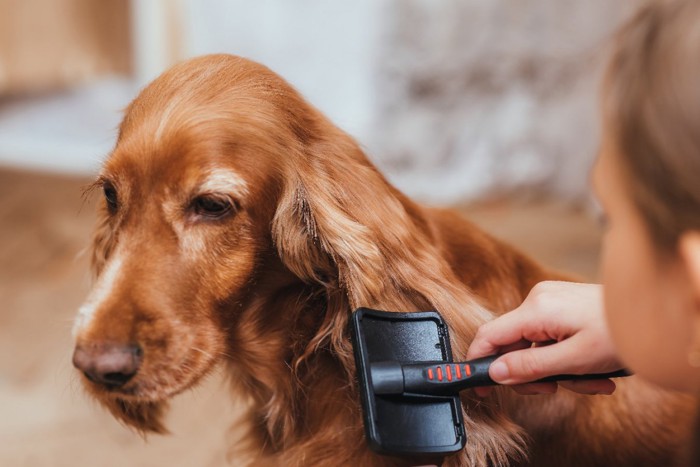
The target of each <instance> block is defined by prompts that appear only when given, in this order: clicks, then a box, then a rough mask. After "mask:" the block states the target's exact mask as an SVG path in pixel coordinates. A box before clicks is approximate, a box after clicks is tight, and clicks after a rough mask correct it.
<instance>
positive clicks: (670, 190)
mask: <svg viewBox="0 0 700 467" xmlns="http://www.w3.org/2000/svg"><path fill="white" fill-rule="evenodd" d="M602 91H603V94H602V98H603V111H604V114H605V117H606V119H605V124H607V125H611V128H610V130H612V133H611V134H612V135H613V141H614V143H615V144H616V148H617V149H616V151H615V153H616V156H615V157H617V160H618V161H619V164H620V165H619V166H620V167H621V168H622V171H623V173H624V174H625V176H626V177H625V178H626V180H625V182H626V188H627V189H628V190H629V192H630V195H631V197H632V200H633V202H634V204H635V205H636V207H637V208H638V210H639V212H640V213H641V215H642V217H643V219H644V221H645V223H646V224H647V226H648V230H649V232H650V234H651V236H652V238H653V241H654V243H655V244H656V245H657V246H658V247H659V249H660V250H661V251H673V250H674V249H675V247H676V244H677V241H678V238H679V236H680V234H681V233H682V232H684V231H686V230H689V229H700V1H698V0H668V1H656V2H653V3H649V4H648V5H646V6H645V7H643V8H642V9H641V10H640V11H639V12H638V13H637V14H636V15H635V16H634V17H633V18H632V19H631V20H630V21H629V22H628V23H627V24H626V25H625V26H624V27H623V28H622V29H621V30H620V31H619V33H618V35H617V38H616V41H615V43H614V48H613V51H612V55H611V57H610V60H609V63H608V69H607V74H606V78H605V81H604V86H603V90H602Z"/></svg>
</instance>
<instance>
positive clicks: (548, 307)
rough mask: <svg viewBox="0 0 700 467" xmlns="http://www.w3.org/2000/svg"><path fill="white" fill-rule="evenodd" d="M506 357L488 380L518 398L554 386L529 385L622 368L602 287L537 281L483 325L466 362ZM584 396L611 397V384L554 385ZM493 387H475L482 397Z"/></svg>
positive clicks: (549, 390) (603, 381) (606, 381)
mask: <svg viewBox="0 0 700 467" xmlns="http://www.w3.org/2000/svg"><path fill="white" fill-rule="evenodd" d="M498 353H505V355H503V356H502V357H500V358H498V359H497V360H496V361H494V362H493V363H492V364H491V367H490V369H489V376H491V379H493V380H494V381H496V382H498V383H500V384H507V385H513V386H512V387H513V389H514V390H516V391H517V392H519V393H520V394H544V393H552V392H555V391H556V390H557V383H554V382H551V383H530V384H522V383H528V382H531V381H535V380H537V379H540V378H544V377H546V376H551V375H557V374H586V373H607V372H610V371H615V370H619V369H620V368H622V365H621V363H620V362H619V360H618V359H617V355H616V352H615V349H614V347H613V343H612V340H611V338H610V335H609V333H608V329H607V327H606V324H605V317H604V316H603V301H602V287H601V286H600V285H594V284H576V283H571V282H540V283H539V284H537V285H536V286H535V287H534V288H533V289H532V291H530V294H529V295H528V296H527V298H526V299H525V301H524V302H523V303H522V305H520V306H519V307H518V308H516V309H515V310H513V311H511V312H510V313H506V314H504V315H503V316H500V317H498V318H497V319H495V320H493V321H491V322H488V323H486V324H484V325H483V326H481V327H480V328H479V330H478V331H477V333H476V337H475V338H474V341H473V342H472V344H471V346H470V347H469V351H468V352H467V359H473V358H478V357H483V356H486V355H493V354H498ZM558 384H560V385H561V386H563V387H565V388H567V389H570V390H572V391H576V392H580V393H583V394H612V392H613V391H614V390H615V383H614V382H612V381H611V380H609V379H601V380H586V381H567V382H560V383H558ZM491 389H492V388H476V389H475V392H476V393H477V394H478V395H480V396H485V395H487V394H488V393H489V392H490V391H491Z"/></svg>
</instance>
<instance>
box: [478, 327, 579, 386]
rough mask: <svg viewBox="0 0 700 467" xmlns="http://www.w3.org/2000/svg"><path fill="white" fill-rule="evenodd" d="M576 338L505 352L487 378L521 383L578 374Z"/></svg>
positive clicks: (509, 382)
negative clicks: (554, 376)
mask: <svg viewBox="0 0 700 467" xmlns="http://www.w3.org/2000/svg"><path fill="white" fill-rule="evenodd" d="M578 340H579V339H577V336H574V337H572V338H570V339H567V340H565V341H562V342H559V343H557V344H553V345H548V346H540V347H531V348H528V349H523V350H516V351H513V352H510V353H507V354H505V355H503V356H501V357H500V358H498V359H496V361H494V362H493V363H492V364H491V367H490V368H489V375H490V376H491V379H493V380H494V381H496V382H497V383H500V384H508V385H511V384H521V383H528V382H531V381H535V380H538V379H541V378H544V377H546V376H551V375H557V374H566V373H582V371H580V368H582V363H581V361H582V359H585V356H583V357H582V356H581V353H580V349H579V347H580V346H579V345H578Z"/></svg>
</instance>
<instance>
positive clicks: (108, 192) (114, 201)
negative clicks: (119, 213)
mask: <svg viewBox="0 0 700 467" xmlns="http://www.w3.org/2000/svg"><path fill="white" fill-rule="evenodd" d="M102 191H104V194H105V201H106V202H107V207H108V208H109V210H110V211H112V212H114V211H116V210H117V206H118V198H117V190H116V188H114V185H112V184H111V183H110V182H105V183H104V184H103V185H102Z"/></svg>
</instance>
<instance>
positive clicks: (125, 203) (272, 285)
mask: <svg viewBox="0 0 700 467" xmlns="http://www.w3.org/2000/svg"><path fill="white" fill-rule="evenodd" d="M105 183H109V184H110V186H113V187H114V189H115V190H116V193H117V197H118V205H117V207H116V208H110V207H109V206H107V205H106V203H101V206H100V221H99V224H98V227H97V231H96V233H95V236H94V242H93V266H94V269H95V272H96V275H97V281H96V285H95V291H93V292H92V293H91V295H90V297H89V298H88V300H87V302H86V306H85V308H84V309H82V310H81V313H80V314H79V317H78V319H77V321H76V328H75V333H76V341H77V344H79V345H96V344H99V343H101V342H121V343H133V342H135V343H138V344H139V345H140V346H141V347H142V348H143V350H144V357H143V363H142V365H141V368H140V370H139V372H138V374H137V375H136V376H135V377H134V378H133V379H132V380H131V381H129V383H128V384H127V385H125V386H124V387H123V388H122V389H121V390H107V389H105V388H103V387H100V386H99V385H97V384H94V383H92V382H90V381H88V380H87V379H86V380H85V384H86V386H87V388H88V390H89V392H90V393H91V394H93V395H94V396H95V397H97V398H98V400H99V401H100V402H102V403H103V404H104V405H105V406H106V407H107V408H108V409H109V410H110V411H111V412H112V414H114V416H115V417H116V418H118V419H119V420H121V421H123V422H124V423H126V424H127V425H130V426H132V427H135V428H136V429H138V430H140V431H143V432H150V431H153V432H164V431H165V429H164V426H163V424H162V416H163V414H164V410H165V407H166V404H167V400H168V399H169V398H170V397H171V396H173V395H174V394H177V393H179V392H181V391H183V390H185V389H187V388H189V387H191V386H192V385H194V384H196V383H197V382H198V381H199V380H200V379H201V378H202V377H203V376H204V375H206V374H207V373H208V372H210V370H211V369H212V368H213V367H214V366H215V365H217V364H220V363H221V364H224V365H226V366H227V371H228V373H229V374H230V376H231V380H232V383H233V386H234V387H235V388H236V390H237V391H239V392H240V393H242V394H245V395H246V397H247V398H248V399H249V401H250V407H249V409H248V416H247V419H246V420H247V422H248V423H249V427H250V430H249V434H248V436H247V438H246V439H245V440H239V441H236V443H235V446H234V448H235V450H236V452H235V453H234V454H233V455H235V456H237V457H235V463H236V464H238V463H239V462H243V459H244V458H247V459H248V460H249V461H250V462H251V463H252V464H254V465H259V464H265V463H269V464H270V465H288V466H294V465H314V466H320V465H333V466H336V465H405V464H407V463H410V462H408V461H404V460H401V459H391V458H386V457H380V456H377V455H375V454H373V453H371V452H370V451H369V450H368V448H367V446H366V444H365V441H364V438H363V429H362V417H361V408H360V405H359V396H358V392H357V388H356V379H355V368H354V361H353V357H352V349H351V343H350V337H349V331H348V321H349V317H350V313H351V311H352V310H353V309H354V308H356V307H360V306H364V307H371V308H377V309H384V310H393V311H414V310H415V311H417V310H428V309H437V310H440V312H441V313H442V314H443V316H444V317H445V319H446V320H447V322H448V323H449V326H450V329H451V335H452V344H453V345H452V347H453V351H454V354H455V357H456V358H458V359H461V358H464V356H465V354H466V350H467V346H468V344H469V342H471V340H472V338H473V336H474V334H475V332H476V329H477V328H478V326H479V325H480V324H482V323H484V322H485V321H487V320H489V319H491V318H492V317H493V314H492V313H501V312H504V311H506V310H508V309H511V308H513V307H515V306H517V305H518V304H519V303H520V302H521V301H522V299H523V298H524V297H525V296H526V295H527V293H528V292H529V291H530V289H531V288H532V287H533V286H534V285H535V284H536V283H537V282H539V281H541V280H543V279H547V278H552V277H554V276H553V275H552V274H550V273H548V272H547V271H545V270H543V269H542V268H541V267H539V266H538V265H536V264H535V263H534V262H533V261H531V260H530V259H528V258H526V257H525V256H523V255H522V254H520V253H518V252H517V251H515V250H514V249H512V248H511V247H509V246H507V245H505V244H503V243H501V242H499V241H497V240H495V239H493V238H491V237H489V236H488V235H486V234H485V233H483V232H481V231H479V230H478V229H476V228H475V227H474V226H472V225H471V224H469V223H468V222H467V221H465V220H463V219H462V218H460V217H459V216H458V215H456V214H454V213H452V212H450V211H446V210H439V209H428V208H425V207H422V206H420V205H418V204H416V203H414V202H413V201H411V200H410V199H408V198H407V197H406V196H404V195H403V194H402V193H400V192H399V191H397V190H396V189H395V188H393V187H392V186H391V185H390V184H389V183H388V182H387V181H386V180H385V178H384V177H383V176H382V175H381V174H380V173H379V172H378V171H377V169H376V168H375V167H374V166H373V165H372V164H371V163H370V162H369V161H368V159H367V158H366V156H365V155H364V154H363V152H362V150H361V149H360V147H359V146H358V145H357V143H356V142H355V141H354V140H353V139H351V138H350V137H349V136H348V135H347V134H345V133H344V132H342V131H341V130H339V129H338V128H337V127H335V126H334V125H332V124H331V123H330V122H329V121H328V120H327V119H326V118H325V117H324V116H322V115H321V114H320V113H319V112H318V111H317V110H316V109H314V108H313V107H311V106H310V105H309V104H308V103H306V102H305V101H304V100H303V99H302V98H301V97H300V96H299V94H297V93H296V92H295V91H294V90H293V89H292V88H291V87H290V86H289V85H288V84H286V83H285V82H284V81H283V80H282V79H281V78H279V77H278V76H277V75H275V74H274V73H272V72H271V71H270V70H268V69H267V68H265V67H263V66H261V65H259V64H256V63H253V62H251V61H248V60H245V59H242V58H238V57H233V56H228V55H212V56H206V57H201V58H197V59H194V60H190V61H187V62H184V63H182V64H179V65H177V66H175V67H174V68H172V69H171V70H169V71H167V72H166V73H164V74H163V75H162V76H161V77H159V78H158V79H157V80H156V81H155V82H153V83H152V84H151V85H149V86H148V87H147V88H146V89H145V90H143V91H142V92H141V94H140V95H139V96H138V97H137V98H136V99H135V100H134V102H132V103H131V105H130V106H129V107H128V108H127V110H126V115H125V118H124V120H123V123H122V124H121V127H120V131H119V137H118V142H117V145H116V147H115V149H114V151H113V153H112V154H111V155H110V157H109V159H108V160H107V162H106V163H105V166H104V168H103V171H102V174H101V176H100V179H99V180H98V182H97V183H96V186H98V187H99V186H102V185H103V184H105ZM202 194H204V195H205V196H207V195H211V194H215V195H217V196H223V197H225V198H227V199H230V200H231V201H232V204H233V206H234V210H235V212H234V213H232V214H229V215H227V216H224V218H222V219H216V220H211V219H205V218H202V217H201V216H199V217H198V216H197V215H196V213H193V212H192V200H193V199H196V198H197V197H198V196H201V195H202ZM533 293H537V292H536V291H535V292H533ZM487 310H488V311H487ZM463 402H464V407H465V409H464V410H465V414H464V415H465V417H464V418H465V421H466V425H467V426H466V430H467V432H468V434H469V437H468V441H467V447H466V449H464V450H463V451H462V452H460V453H458V454H456V455H454V456H451V457H449V458H447V459H446V460H445V463H444V465H474V466H487V465H521V464H530V463H531V464H533V465H553V466H554V465H556V466H561V465H567V466H574V465H580V466H584V465H585V466H594V465H600V466H603V465H605V466H609V465H616V466H639V465H657V466H661V465H663V466H668V465H672V464H673V463H674V462H675V461H674V459H676V458H677V455H678V453H679V451H680V448H679V446H680V445H682V443H683V442H684V440H685V437H686V433H687V430H688V425H689V423H690V415H691V414H692V413H693V410H692V408H689V407H690V405H689V404H690V403H689V402H688V401H687V400H685V399H683V398H681V397H679V396H675V395H671V394H665V393H661V392H658V391H657V390H655V389H652V388H649V387H646V386H644V385H643V384H642V383H641V382H639V381H635V378H630V380H629V381H625V382H622V383H621V384H619V388H618V391H617V393H616V395H614V396H612V397H590V396H578V395H574V394H573V393H567V392H566V391H559V394H557V395H554V396H539V397H532V396H531V397H520V396H516V395H515V394H514V393H512V392H510V391H504V390H499V391H496V392H495V393H494V395H493V396H491V397H490V398H488V399H484V400H481V399H478V398H476V397H475V396H473V395H472V394H471V393H469V392H465V393H464V395H463ZM241 456H243V457H241Z"/></svg>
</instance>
